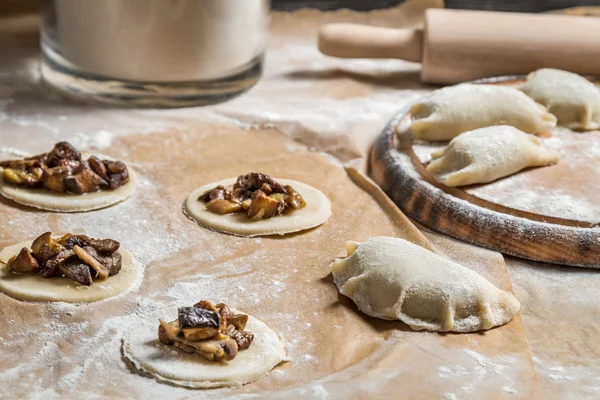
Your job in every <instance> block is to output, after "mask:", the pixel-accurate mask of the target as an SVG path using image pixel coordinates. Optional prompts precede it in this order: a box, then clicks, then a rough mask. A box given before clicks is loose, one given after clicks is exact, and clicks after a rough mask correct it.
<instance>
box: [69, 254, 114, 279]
mask: <svg viewBox="0 0 600 400" xmlns="http://www.w3.org/2000/svg"><path fill="white" fill-rule="evenodd" d="M73 253H75V255H77V257H79V259H80V260H81V261H83V262H84V263H86V264H87V265H89V266H90V267H92V268H93V269H94V270H95V271H96V278H100V279H102V280H104V279H106V278H108V274H109V272H110V271H109V270H108V268H105V267H104V265H102V264H100V262H99V261H98V260H96V259H95V258H94V257H92V256H91V255H90V253H88V252H87V251H85V250H84V249H82V248H81V247H79V246H77V245H75V246H73Z"/></svg>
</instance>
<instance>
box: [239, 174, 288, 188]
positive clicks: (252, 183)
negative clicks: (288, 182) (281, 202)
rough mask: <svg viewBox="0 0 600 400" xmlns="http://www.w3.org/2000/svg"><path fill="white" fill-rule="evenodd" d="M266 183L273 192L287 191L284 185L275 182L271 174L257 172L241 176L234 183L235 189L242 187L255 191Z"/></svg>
mask: <svg viewBox="0 0 600 400" xmlns="http://www.w3.org/2000/svg"><path fill="white" fill-rule="evenodd" d="M264 184H267V185H268V186H269V189H270V190H271V192H273V193H285V189H284V188H283V186H281V185H280V184H279V183H277V182H275V180H274V179H272V178H271V177H270V176H269V175H266V174H261V173H256V172H251V173H249V174H246V175H241V176H239V177H238V178H237V181H236V183H235V184H234V185H233V189H237V188H242V189H246V190H249V191H251V192H254V191H255V190H260V188H261V187H262V186H263V185H264Z"/></svg>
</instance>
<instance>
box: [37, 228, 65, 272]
mask: <svg viewBox="0 0 600 400" xmlns="http://www.w3.org/2000/svg"><path fill="white" fill-rule="evenodd" d="M62 250H64V248H63V246H61V245H60V244H58V243H57V242H55V241H54V240H53V239H52V233H51V232H46V233H44V234H42V235H40V236H39V237H38V238H36V239H35V240H34V241H33V243H32V244H31V252H32V253H33V256H34V257H35V258H36V259H37V260H38V261H39V262H40V263H42V264H43V263H45V262H46V261H48V260H50V259H51V258H54V257H56V256H57V255H58V254H59V253H60V252H61V251H62Z"/></svg>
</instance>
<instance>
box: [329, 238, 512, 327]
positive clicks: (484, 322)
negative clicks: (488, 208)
mask: <svg viewBox="0 0 600 400" xmlns="http://www.w3.org/2000/svg"><path fill="white" fill-rule="evenodd" d="M346 250H347V254H348V255H347V258H341V259H337V260H335V261H334V262H333V263H332V264H331V266H330V268H331V273H332V274H333V280H334V282H335V284H336V286H337V287H338V290H339V291H340V293H341V294H343V295H344V296H348V297H350V298H351V299H352V300H353V301H354V302H355V303H356V305H357V306H358V308H359V309H360V310H361V311H362V312H364V313H366V314H368V315H371V316H373V317H377V318H382V319H387V320H400V321H402V322H404V323H406V324H408V325H409V326H410V327H411V328H413V329H415V330H422V329H427V330H431V331H440V332H448V331H453V332H472V331H478V330H481V329H490V328H493V327H495V326H499V325H504V324H506V323H507V322H509V321H510V320H511V319H512V318H513V317H514V315H515V314H516V313H517V312H518V311H519V307H520V304H519V301H518V300H517V299H516V298H515V297H514V296H513V295H512V294H511V293H508V292H504V291H502V290H500V289H498V288H497V287H495V286H494V285H492V284H491V283H490V282H489V281H487V280H486V279H485V278H483V277H482V276H481V275H479V274H477V273H475V272H473V271H472V270H470V269H468V268H465V267H462V266H460V265H458V264H456V263H454V262H452V261H449V260H447V259H445V258H443V257H440V256H438V255H437V254H435V253H433V252H431V251H429V250H426V249H424V248H422V247H420V246H417V245H415V244H413V243H410V242H407V241H406V240H403V239H398V238H392V237H375V238H371V239H369V240H367V241H366V242H363V243H356V242H348V243H347V244H346Z"/></svg>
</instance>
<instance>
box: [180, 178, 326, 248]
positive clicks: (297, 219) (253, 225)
mask: <svg viewBox="0 0 600 400" xmlns="http://www.w3.org/2000/svg"><path fill="white" fill-rule="evenodd" d="M274 179H275V181H277V182H279V183H281V184H282V185H290V186H292V187H293V188H294V189H295V190H296V191H297V192H298V193H300V195H301V196H302V197H303V198H304V200H305V201H306V207H304V208H302V209H300V210H294V211H291V212H289V213H287V214H284V215H279V216H276V217H272V218H268V219H262V220H259V221H251V220H250V219H248V217H247V216H246V213H245V212H239V213H234V214H225V215H221V214H216V213H213V212H211V211H208V210H207V209H206V203H205V202H203V201H200V200H198V197H200V196H201V195H202V194H204V193H205V192H207V191H209V190H211V189H214V188H215V187H216V186H218V185H223V186H225V187H227V186H230V185H233V184H234V183H235V182H236V178H229V179H224V180H221V181H218V182H214V183H210V184H208V185H204V186H201V187H199V188H198V189H196V190H194V191H193V192H192V193H191V194H190V195H189V197H188V198H187V200H186V203H185V209H186V212H187V214H188V215H189V216H190V217H192V218H193V219H195V220H196V221H198V223H199V224H200V225H202V226H204V227H206V228H209V229H213V230H215V231H219V232H224V233H230V234H233V235H240V236H250V237H251V236H261V235H276V234H278V235H284V234H286V233H292V232H298V231H302V230H305V229H310V228H314V227H316V226H319V225H321V224H323V223H324V222H325V221H327V219H328V218H329V217H330V216H331V202H330V201H329V199H328V198H327V197H326V196H325V195H324V194H323V193H322V192H321V191H320V190H318V189H315V188H314V187H312V186H309V185H306V184H304V183H301V182H297V181H293V180H290V179H279V178H274Z"/></svg>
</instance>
